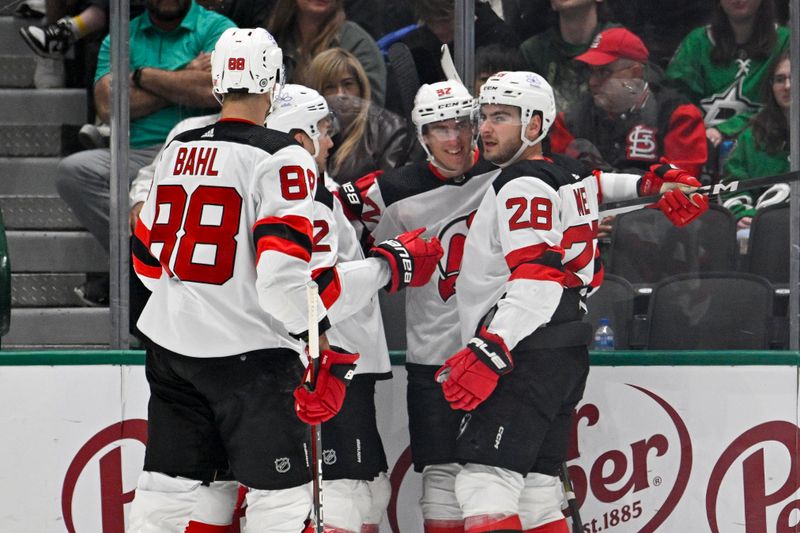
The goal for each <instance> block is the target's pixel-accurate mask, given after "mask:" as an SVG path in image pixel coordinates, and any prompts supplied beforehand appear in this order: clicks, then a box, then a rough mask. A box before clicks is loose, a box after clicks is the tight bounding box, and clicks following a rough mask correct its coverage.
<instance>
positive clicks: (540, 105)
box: [478, 71, 556, 166]
mask: <svg viewBox="0 0 800 533" xmlns="http://www.w3.org/2000/svg"><path fill="white" fill-rule="evenodd" d="M478 104H479V105H486V104H503V105H511V106H516V107H518V108H519V111H520V119H521V121H522V124H523V128H522V130H521V132H520V136H521V138H522V148H521V149H520V151H519V152H518V153H517V155H515V156H514V157H513V158H512V159H511V161H509V162H507V164H509V163H511V162H513V161H514V160H516V158H517V157H519V155H520V154H521V153H522V151H523V150H524V148H527V147H528V146H533V145H534V144H536V143H538V142H539V141H541V140H542V139H544V137H545V135H547V132H548V131H550V126H552V125H553V121H555V119H556V102H555V98H554V97H553V88H552V87H550V84H549V83H547V81H546V80H545V79H544V78H543V77H541V76H539V75H538V74H536V73H534V72H525V71H522V72H498V73H497V74H494V75H493V76H490V77H489V79H488V80H486V83H485V84H484V85H483V87H481V94H480V96H479V97H478ZM536 112H539V113H541V114H542V131H541V133H540V134H539V136H538V137H536V138H535V139H533V140H531V139H528V137H527V136H526V131H525V126H527V124H528V123H529V122H530V120H531V118H533V116H534V114H535V113H536ZM501 166H502V165H501Z"/></svg>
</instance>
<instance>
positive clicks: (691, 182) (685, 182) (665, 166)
mask: <svg viewBox="0 0 800 533" xmlns="http://www.w3.org/2000/svg"><path fill="white" fill-rule="evenodd" d="M700 185H701V183H700V182H699V181H698V180H697V178H695V177H694V176H692V175H691V174H689V173H688V172H686V171H685V170H682V169H680V168H678V167H676V166H675V165H672V164H670V163H667V160H666V159H665V158H661V163H659V164H657V165H652V166H651V167H650V170H649V171H647V173H646V174H645V175H644V176H642V179H641V180H639V196H650V195H653V194H660V193H662V192H667V191H668V190H672V189H678V188H681V189H683V188H684V187H700ZM686 192H689V191H688V190H687V191H686Z"/></svg>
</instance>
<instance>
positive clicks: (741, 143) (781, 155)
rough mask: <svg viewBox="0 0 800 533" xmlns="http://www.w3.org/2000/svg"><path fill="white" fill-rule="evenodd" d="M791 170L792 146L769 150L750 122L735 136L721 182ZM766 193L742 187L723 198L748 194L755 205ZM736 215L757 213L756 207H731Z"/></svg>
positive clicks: (748, 215) (745, 215)
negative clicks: (765, 148) (762, 144)
mask: <svg viewBox="0 0 800 533" xmlns="http://www.w3.org/2000/svg"><path fill="white" fill-rule="evenodd" d="M786 172H789V150H788V148H784V149H783V150H780V151H778V152H777V153H774V154H770V153H768V152H766V151H765V150H763V149H761V148H759V147H758V145H757V144H756V140H755V137H753V128H752V126H748V127H747V128H746V129H745V130H744V131H742V133H741V134H740V135H739V137H738V138H737V139H736V147H735V148H734V149H733V151H732V152H731V155H730V156H729V157H728V159H727V160H726V161H725V166H724V167H723V170H722V176H723V177H722V182H723V183H726V182H729V181H735V180H747V179H753V178H761V177H764V176H775V175H777V174H784V173H786ZM763 193H764V190H763V189H755V190H751V191H742V192H738V193H732V194H728V195H724V196H723V199H727V198H731V197H733V196H737V197H738V196H748V197H749V198H750V200H751V202H750V203H751V205H753V206H755V204H756V201H757V200H758V197H759V196H761V194H763ZM732 211H733V212H734V215H736V218H737V219H740V218H742V217H751V216H753V215H755V212H756V210H755V208H752V209H732Z"/></svg>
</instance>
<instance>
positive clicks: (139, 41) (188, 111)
mask: <svg viewBox="0 0 800 533" xmlns="http://www.w3.org/2000/svg"><path fill="white" fill-rule="evenodd" d="M235 27H236V25H235V24H234V23H233V22H232V21H231V20H230V19H228V18H227V17H225V16H223V15H220V14H219V13H215V12H213V11H208V10H207V9H205V8H203V7H201V6H199V5H198V4H196V3H195V2H194V0H192V5H191V7H190V8H189V11H188V12H187V13H186V16H185V17H183V20H182V21H181V23H180V25H179V26H178V27H177V28H175V29H174V30H171V31H163V30H161V29H159V28H157V27H156V26H154V25H153V23H152V22H151V21H150V16H149V14H148V13H147V11H145V12H144V13H142V14H141V15H139V16H138V17H136V18H135V19H133V20H131V24H130V66H129V68H130V70H131V72H133V71H134V70H135V69H137V68H139V67H155V68H160V69H163V70H178V69H181V68H183V67H185V66H186V65H187V64H189V62H191V61H192V59H194V58H195V57H197V55H198V54H199V53H200V52H211V51H212V50H214V45H215V44H216V43H217V39H219V37H220V35H222V33H223V32H224V31H225V30H227V29H228V28H235ZM110 47H111V39H110V36H106V38H105V39H103V44H102V45H101V46H100V52H99V53H98V55H97V70H96V71H95V75H94V81H95V83H97V80H99V79H100V78H102V77H103V76H105V75H106V74H108V73H109V72H110V71H111V51H110ZM210 87H211V84H210V83H209V88H210ZM207 113H208V110H207V109H199V108H194V107H185V106H178V105H171V106H168V107H165V108H163V109H159V110H158V111H156V112H155V113H152V114H150V115H147V116H144V117H140V118H137V119H134V120H131V129H130V145H131V147H132V148H143V147H146V146H153V145H158V144H162V143H163V142H164V140H165V139H166V138H167V134H168V133H169V131H170V130H171V129H172V128H173V126H175V124H177V123H178V122H180V121H181V120H183V119H185V118H188V117H190V116H195V115H203V114H207Z"/></svg>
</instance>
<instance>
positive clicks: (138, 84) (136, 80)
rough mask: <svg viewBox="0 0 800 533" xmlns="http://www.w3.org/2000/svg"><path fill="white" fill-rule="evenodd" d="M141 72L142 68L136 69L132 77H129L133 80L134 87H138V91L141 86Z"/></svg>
mask: <svg viewBox="0 0 800 533" xmlns="http://www.w3.org/2000/svg"><path fill="white" fill-rule="evenodd" d="M142 70H144V67H139V68H137V69H136V70H134V71H133V76H131V79H132V80H133V84H134V85H136V87H138V88H139V89H141V88H142V84H141V81H142Z"/></svg>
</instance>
